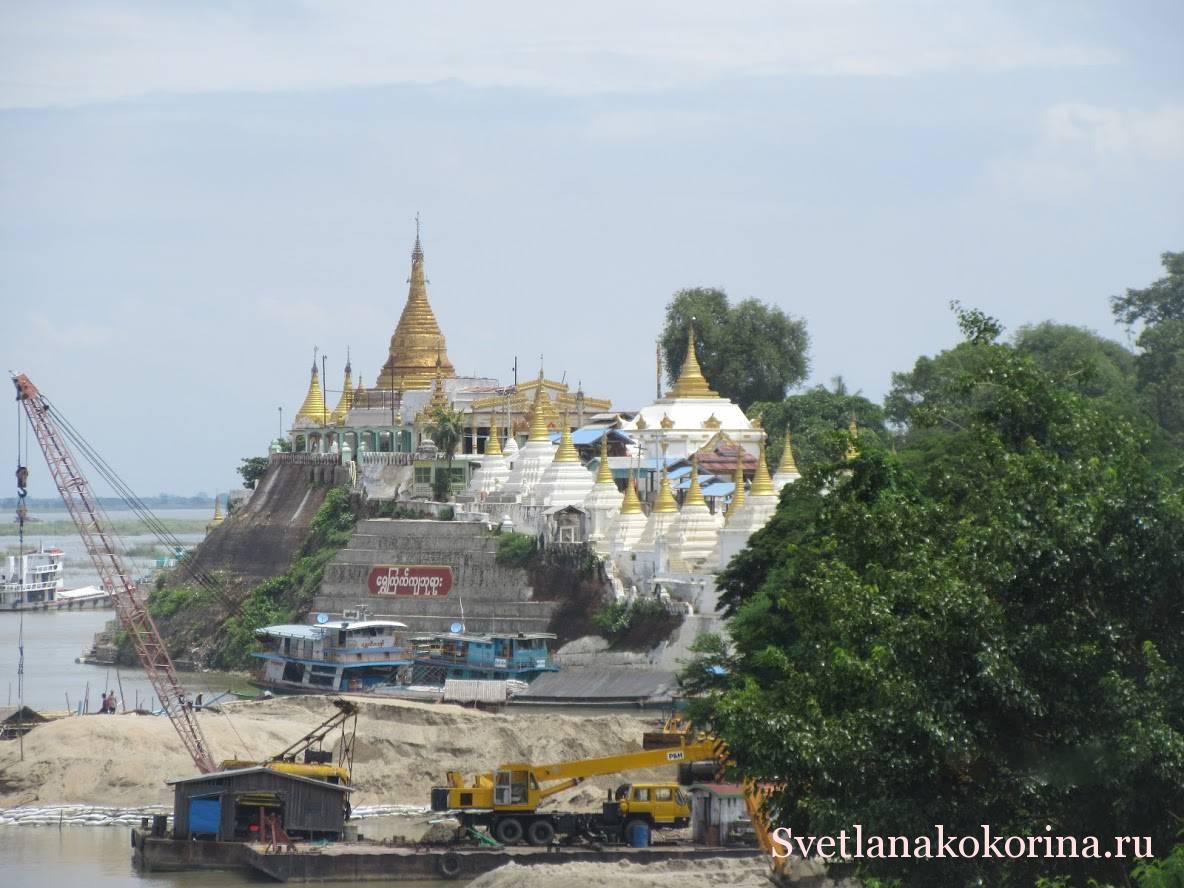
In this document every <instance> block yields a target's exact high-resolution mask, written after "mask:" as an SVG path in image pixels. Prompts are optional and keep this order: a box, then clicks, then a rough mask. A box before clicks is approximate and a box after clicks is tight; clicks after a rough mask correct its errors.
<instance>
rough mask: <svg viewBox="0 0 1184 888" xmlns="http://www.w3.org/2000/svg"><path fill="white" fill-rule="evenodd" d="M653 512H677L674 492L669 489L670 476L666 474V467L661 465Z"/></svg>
mask: <svg viewBox="0 0 1184 888" xmlns="http://www.w3.org/2000/svg"><path fill="white" fill-rule="evenodd" d="M653 511H654V512H663V513H666V512H677V511H678V503H677V502H676V501H675V499H674V493H673V491H671V490H670V476H669V475H667V474H666V467H665V466H663V467H662V483H661V485H660V486H659V487H658V496H657V497H656V498H655V499H654V508H653Z"/></svg>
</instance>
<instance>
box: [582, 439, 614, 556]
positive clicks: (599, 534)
mask: <svg viewBox="0 0 1184 888" xmlns="http://www.w3.org/2000/svg"><path fill="white" fill-rule="evenodd" d="M608 434H609V433H608V430H607V429H606V430H605V432H604V434H603V435H601V437H600V466H599V468H598V469H597V470H596V484H595V485H594V486H593V487H592V490H591V491H590V492H589V493H588V495H587V496H586V497H584V511H585V512H587V513H588V542H590V543H591V544H592V548H594V549H595V550H596V551H597V552H599V553H600V554H602V555H607V554H608V553H609V552H610V551H611V549H612V541H611V540H610V539H609V531H610V530H611V529H612V525H613V522H614V521H615V520H616V518H617V516H618V515H619V514H621V503H622V501H623V500H624V496H623V494H622V493H621V491H619V490H617V485H616V482H615V481H613V472H612V469H611V468H610V467H609V464H608Z"/></svg>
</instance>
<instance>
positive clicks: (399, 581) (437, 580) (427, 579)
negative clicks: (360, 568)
mask: <svg viewBox="0 0 1184 888" xmlns="http://www.w3.org/2000/svg"><path fill="white" fill-rule="evenodd" d="M366 585H367V586H368V587H369V588H370V594H371V595H411V596H415V597H417V598H418V597H424V598H442V597H443V596H445V595H447V594H448V592H449V590H450V589H451V588H452V568H451V567H449V566H448V565H446V564H380V565H378V566H377V567H373V568H371V569H370V577H369V579H368V580H367V583H366Z"/></svg>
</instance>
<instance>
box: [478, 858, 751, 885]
mask: <svg viewBox="0 0 1184 888" xmlns="http://www.w3.org/2000/svg"><path fill="white" fill-rule="evenodd" d="M768 872H769V864H768V862H767V861H765V860H764V859H762V858H750V859H739V860H733V859H727V858H708V859H705V860H704V859H699V860H664V861H661V862H655V863H647V864H644V865H642V864H636V863H630V862H628V861H624V862H621V863H560V864H555V865H548V866H519V865H518V864H516V863H509V864H506V865H505V866H503V867H499V868H498V869H496V870H494V871H493V872H491V873H486V874H485V875H483V876H481V877H479V878H477V879H476V880H474V881H472V882H470V883H469V886H468V888H571V886H572V885H579V886H581V888H617V886H618V885H636V886H639V888H710V886H716V885H720V886H723V885H728V886H735V888H769V884H770V883H769V879H768V875H767V874H768Z"/></svg>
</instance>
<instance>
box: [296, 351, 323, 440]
mask: <svg viewBox="0 0 1184 888" xmlns="http://www.w3.org/2000/svg"><path fill="white" fill-rule="evenodd" d="M296 419H297V420H301V419H304V420H307V421H308V422H315V423H316V424H317V425H322V424H323V423H324V422H325V419H326V416H325V396H324V394H323V393H322V392H321V377H320V374H319V373H318V372H317V357H316V349H313V357H312V375H311V376H310V378H309V381H308V393H307V394H306V395H305V396H304V403H303V404H301V405H300V409H299V410H297V411H296Z"/></svg>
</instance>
